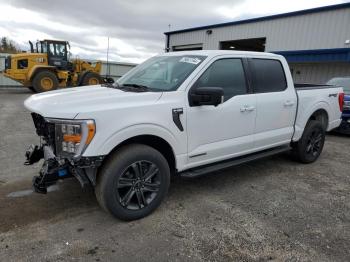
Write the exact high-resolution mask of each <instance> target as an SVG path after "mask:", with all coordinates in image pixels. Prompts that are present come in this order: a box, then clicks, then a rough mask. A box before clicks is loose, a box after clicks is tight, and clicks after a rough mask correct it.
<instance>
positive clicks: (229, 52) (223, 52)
mask: <svg viewBox="0 0 350 262" xmlns="http://www.w3.org/2000/svg"><path fill="white" fill-rule="evenodd" d="M164 55H165V56H182V55H202V56H208V57H214V56H219V55H238V56H242V57H244V56H249V57H267V58H280V57H282V56H280V55H276V54H272V53H265V52H250V51H233V50H193V51H178V52H169V53H165V54H162V56H164Z"/></svg>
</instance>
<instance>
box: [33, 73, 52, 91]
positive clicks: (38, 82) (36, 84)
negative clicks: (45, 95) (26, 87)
mask: <svg viewBox="0 0 350 262" xmlns="http://www.w3.org/2000/svg"><path fill="white" fill-rule="evenodd" d="M57 87H58V79H57V77H56V75H55V74H54V73H53V72H51V71H41V72H39V73H37V74H36V75H35V76H34V78H33V89H34V90H35V92H37V93H41V92H46V91H51V90H54V89H57Z"/></svg>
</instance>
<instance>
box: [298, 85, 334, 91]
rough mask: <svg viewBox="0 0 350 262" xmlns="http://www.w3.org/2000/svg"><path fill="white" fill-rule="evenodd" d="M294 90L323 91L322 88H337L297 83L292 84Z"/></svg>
mask: <svg viewBox="0 0 350 262" xmlns="http://www.w3.org/2000/svg"><path fill="white" fill-rule="evenodd" d="M294 88H295V89H297V90H300V89H301V90H310V89H324V88H337V86H333V85H326V84H324V85H320V84H309V83H298V84H294Z"/></svg>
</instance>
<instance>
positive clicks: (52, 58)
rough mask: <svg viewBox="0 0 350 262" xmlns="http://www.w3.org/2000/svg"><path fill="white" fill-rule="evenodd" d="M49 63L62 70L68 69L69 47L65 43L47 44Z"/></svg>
mask: <svg viewBox="0 0 350 262" xmlns="http://www.w3.org/2000/svg"><path fill="white" fill-rule="evenodd" d="M47 45H48V48H47V55H48V60H49V61H48V62H49V65H51V66H56V67H58V68H60V69H64V68H66V67H67V62H68V58H67V46H66V43H64V42H49V41H48V43H47Z"/></svg>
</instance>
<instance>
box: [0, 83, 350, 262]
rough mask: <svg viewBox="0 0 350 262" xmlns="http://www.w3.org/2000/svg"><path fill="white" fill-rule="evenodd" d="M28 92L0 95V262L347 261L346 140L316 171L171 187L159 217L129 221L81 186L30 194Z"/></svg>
mask: <svg viewBox="0 0 350 262" xmlns="http://www.w3.org/2000/svg"><path fill="white" fill-rule="evenodd" d="M30 94H31V93H30V92H29V91H27V90H26V89H18V88H15V89H0V112H1V114H0V128H1V136H0V167H1V169H0V261H128V262H130V261H203V260H205V261H268V260H271V261H350V211H349V210H350V172H349V170H350V150H349V148H350V137H346V136H339V135H328V136H327V142H326V144H325V148H324V151H323V153H322V155H321V157H320V159H319V160H318V161H317V162H316V163H314V164H310V165H302V164H299V163H296V162H293V161H291V160H290V158H289V155H288V154H285V155H279V156H275V157H271V158H267V159H264V160H259V161H256V162H252V163H249V164H245V165H241V166H239V167H235V168H231V169H229V170H226V171H224V172H218V173H213V174H212V175H210V176H205V177H201V178H197V179H192V180H184V179H175V180H174V181H173V183H172V185H171V188H170V192H169V195H168V197H167V198H166V200H165V202H164V203H163V204H162V205H161V206H160V208H158V209H157V210H156V212H154V213H153V214H152V215H150V216H148V217H146V218H144V219H142V220H138V221H133V222H128V223H126V222H121V221H119V220H116V219H114V218H112V217H111V216H110V215H108V214H106V213H104V212H103V211H102V210H101V209H100V208H99V206H98V205H97V202H96V200H95V197H94V194H93V191H92V190H91V189H87V190H82V189H81V188H80V185H79V184H78V182H77V181H75V180H65V181H63V182H60V183H58V184H57V185H56V186H53V187H52V188H51V192H49V193H48V194H47V195H39V194H35V193H32V191H31V178H32V177H33V176H34V175H35V174H36V173H37V172H38V170H39V167H40V165H38V164H37V165H34V166H30V167H25V166H23V162H24V157H23V153H24V150H25V148H26V146H27V145H28V144H30V143H36V142H38V138H37V136H36V135H35V131H34V128H33V124H32V121H31V118H30V115H29V113H28V112H27V111H26V110H25V108H24V107H23V100H24V99H25V98H26V97H28V96H29V95H30Z"/></svg>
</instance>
